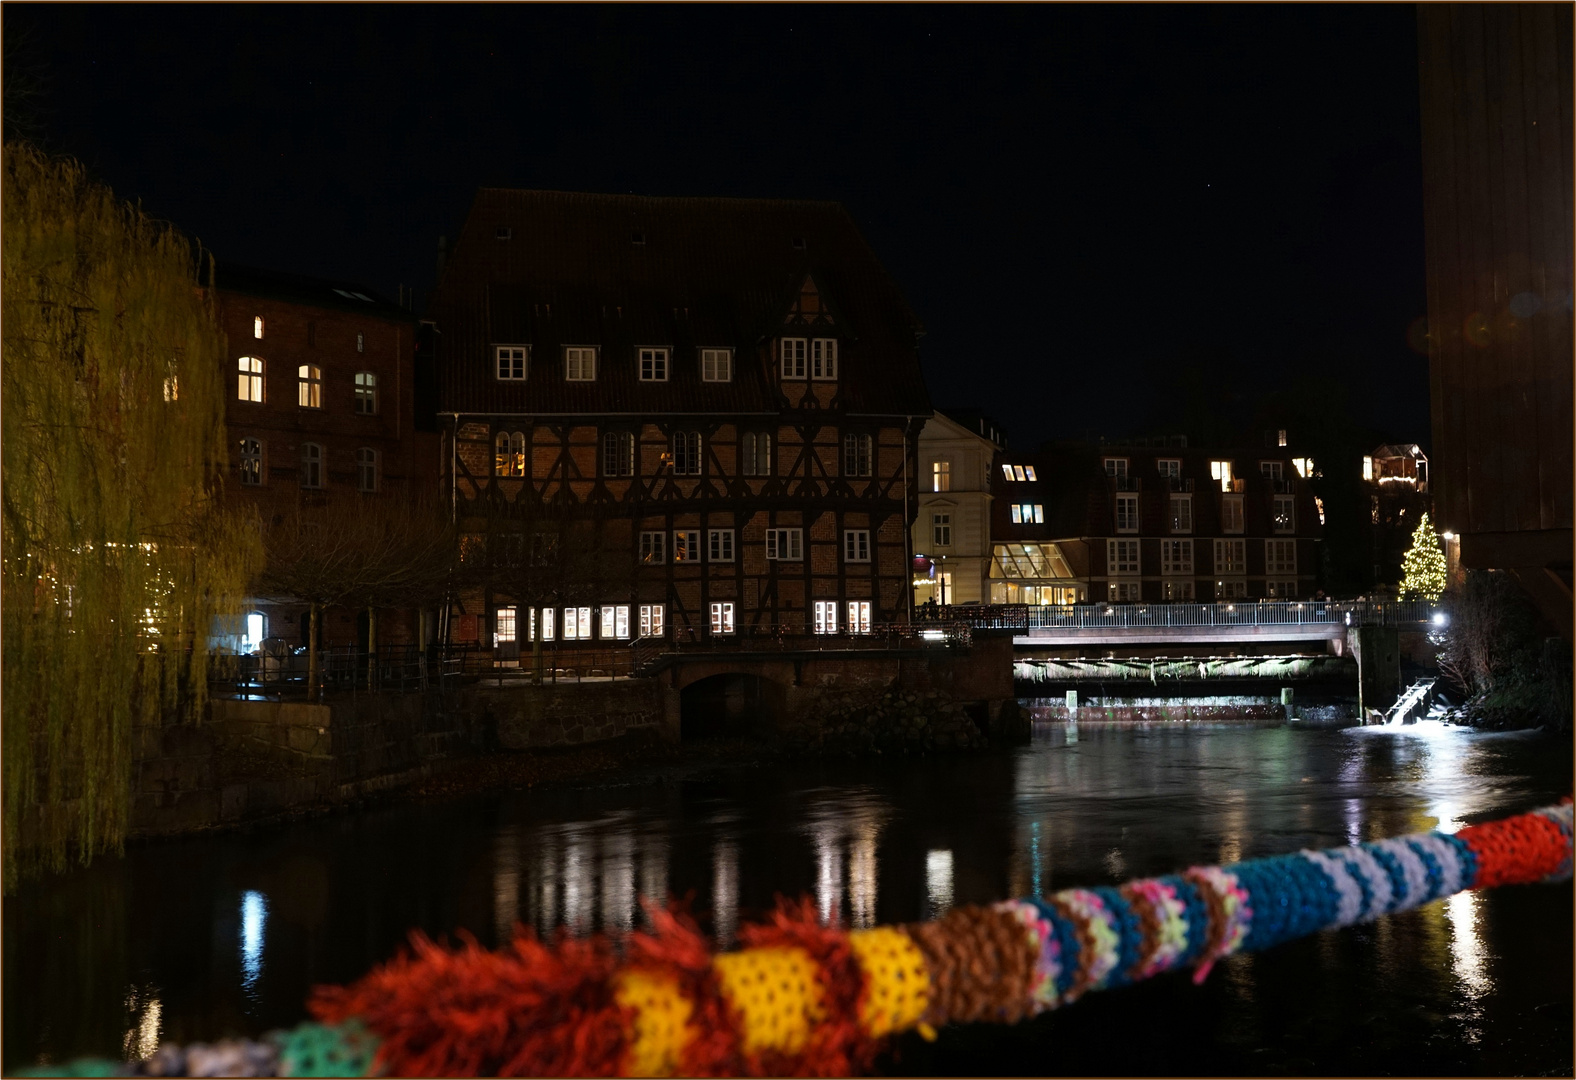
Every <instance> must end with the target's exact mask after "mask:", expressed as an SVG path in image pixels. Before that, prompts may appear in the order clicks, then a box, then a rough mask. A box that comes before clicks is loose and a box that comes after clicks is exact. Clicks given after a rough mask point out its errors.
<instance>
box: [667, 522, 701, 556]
mask: <svg viewBox="0 0 1576 1080" xmlns="http://www.w3.org/2000/svg"><path fill="white" fill-rule="evenodd" d="M673 561H674V562H676V563H687V562H700V530H699V529H674V530H673Z"/></svg>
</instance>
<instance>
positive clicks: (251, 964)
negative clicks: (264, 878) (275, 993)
mask: <svg viewBox="0 0 1576 1080" xmlns="http://www.w3.org/2000/svg"><path fill="white" fill-rule="evenodd" d="M267 926H268V898H267V897H266V896H264V895H263V894H262V893H260V892H256V891H254V890H248V891H247V892H245V893H242V894H241V989H242V990H243V991H245V992H246V993H247V994H248V995H249V996H252V995H255V994H256V993H257V980H258V979H260V978H262V975H263V932H264V930H266V928H267Z"/></svg>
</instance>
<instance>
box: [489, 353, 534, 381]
mask: <svg viewBox="0 0 1576 1080" xmlns="http://www.w3.org/2000/svg"><path fill="white" fill-rule="evenodd" d="M530 373H531V347H530V346H529V345H494V346H493V375H494V376H495V377H496V378H497V379H498V381H499V382H524V381H525V380H526V378H527V377H528V376H529V375H530Z"/></svg>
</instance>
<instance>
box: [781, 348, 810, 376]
mask: <svg viewBox="0 0 1576 1080" xmlns="http://www.w3.org/2000/svg"><path fill="white" fill-rule="evenodd" d="M808 345H809V343H808V342H807V341H805V339H804V338H783V353H782V355H783V378H785V379H802V378H804V358H805V353H806V352H807V351H808V348H807V347H808Z"/></svg>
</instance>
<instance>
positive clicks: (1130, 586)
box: [1105, 578, 1144, 604]
mask: <svg viewBox="0 0 1576 1080" xmlns="http://www.w3.org/2000/svg"><path fill="white" fill-rule="evenodd" d="M1105 592H1106V599H1107V600H1109V601H1110V602H1111V603H1113V604H1139V603H1142V602H1143V599H1144V583H1143V581H1142V580H1140V579H1139V578H1124V579H1122V580H1120V581H1108V582H1106V586H1105Z"/></svg>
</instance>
